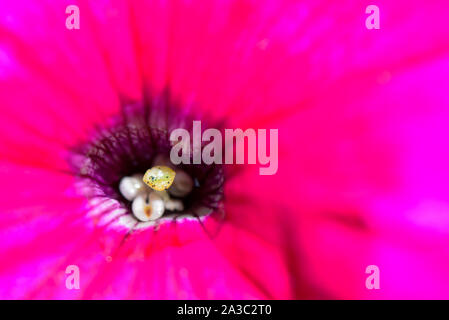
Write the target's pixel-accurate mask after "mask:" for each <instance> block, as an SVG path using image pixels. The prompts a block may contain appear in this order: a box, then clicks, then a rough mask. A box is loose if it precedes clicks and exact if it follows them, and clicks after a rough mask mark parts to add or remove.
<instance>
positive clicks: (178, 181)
mask: <svg viewBox="0 0 449 320" xmlns="http://www.w3.org/2000/svg"><path fill="white" fill-rule="evenodd" d="M192 190H193V180H192V178H191V177H190V176H189V175H188V174H187V173H185V172H184V171H182V170H179V169H178V170H176V176H175V180H174V181H173V184H172V186H171V187H170V189H168V192H169V193H170V194H171V195H173V196H175V197H180V198H181V197H185V196H186V195H188V194H189V193H190V192H192Z"/></svg>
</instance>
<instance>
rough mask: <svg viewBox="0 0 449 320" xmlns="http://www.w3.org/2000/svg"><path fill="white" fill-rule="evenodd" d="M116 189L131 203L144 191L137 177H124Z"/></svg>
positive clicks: (141, 182)
mask: <svg viewBox="0 0 449 320" xmlns="http://www.w3.org/2000/svg"><path fill="white" fill-rule="evenodd" d="M118 189H119V191H120V193H121V194H122V196H123V197H125V199H126V200H128V201H132V200H134V199H135V198H136V197H137V195H138V194H140V193H142V192H143V191H144V190H145V184H144V183H143V181H142V179H139V178H138V177H137V176H132V177H124V178H122V180H120V184H119V186H118Z"/></svg>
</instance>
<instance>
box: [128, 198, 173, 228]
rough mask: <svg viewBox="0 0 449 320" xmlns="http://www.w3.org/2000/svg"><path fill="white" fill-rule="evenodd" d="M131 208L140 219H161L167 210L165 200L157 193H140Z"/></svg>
mask: <svg viewBox="0 0 449 320" xmlns="http://www.w3.org/2000/svg"><path fill="white" fill-rule="evenodd" d="M131 210H132V212H133V214H134V216H135V217H136V218H137V219H138V220H140V221H150V220H157V219H159V218H160V217H161V216H162V215H163V214H164V211H165V205H164V201H163V200H162V198H161V197H159V196H158V195H157V194H156V193H154V192H152V193H150V194H149V195H148V194H139V195H138V196H137V197H136V198H135V199H134V200H133V202H132V205H131Z"/></svg>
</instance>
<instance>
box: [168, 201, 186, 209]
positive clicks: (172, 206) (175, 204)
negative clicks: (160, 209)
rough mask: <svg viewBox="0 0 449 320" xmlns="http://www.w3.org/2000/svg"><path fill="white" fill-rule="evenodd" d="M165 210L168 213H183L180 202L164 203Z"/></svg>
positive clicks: (182, 206)
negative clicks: (168, 211)
mask: <svg viewBox="0 0 449 320" xmlns="http://www.w3.org/2000/svg"><path fill="white" fill-rule="evenodd" d="M165 209H167V210H170V211H183V210H184V205H183V203H182V201H181V200H177V199H169V200H167V201H166V202H165Z"/></svg>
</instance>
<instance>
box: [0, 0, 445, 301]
mask: <svg viewBox="0 0 449 320" xmlns="http://www.w3.org/2000/svg"><path fill="white" fill-rule="evenodd" d="M370 4H371V3H366V2H364V1H355V2H354V1H338V2H329V1H311V0H310V1H308V0H307V1H277V0H276V1H274V0H273V1H269V0H268V1H237V0H236V1H233V0H231V1H186V0H172V1H165V0H154V1H118V0H101V1H97V0H96V1H87V0H86V1H57V2H55V1H42V0H39V1H37V0H17V1H2V2H0V12H1V15H0V114H1V117H0V156H1V158H0V172H1V178H2V185H1V187H0V188H1V193H2V197H1V200H0V201H1V203H0V240H1V241H0V297H2V298H13V299H17V298H19V299H95V298H97V299H98V298H99V299H198V298H200V299H292V298H293V299H297V298H308V299H316V298H337V299H348V298H368V299H370V298H449V292H448V289H447V288H448V286H449V275H448V273H447V270H448V269H449V246H448V243H449V241H448V240H449V187H448V181H449V166H448V163H449V139H448V138H449V132H448V128H447V123H448V120H449V95H448V92H449V77H448V75H449V42H448V41H447V39H449V25H448V24H447V20H446V18H445V16H444V15H445V12H446V11H447V9H449V5H448V4H447V3H446V2H445V1H442V0H441V1H385V0H378V1H376V3H375V4H376V5H377V6H378V7H379V8H380V18H381V20H380V21H381V24H380V29H379V30H368V29H367V28H366V27H365V19H366V18H367V14H366V13H365V9H366V7H367V6H368V5H370ZM68 5H77V6H78V7H79V9H80V29H78V30H77V29H74V30H69V29H67V28H66V25H65V19H66V18H67V14H66V13H65V12H66V7H67V6H68ZM192 120H201V121H203V123H204V124H205V126H206V127H210V128H218V129H224V128H242V129H247V128H255V129H259V128H264V129H279V168H278V171H277V173H276V174H275V175H272V176H263V175H259V170H258V169H259V168H258V167H257V166H254V165H234V166H219V165H212V166H207V165H191V166H188V165H186V166H183V167H182V168H183V170H185V171H186V172H187V173H188V174H189V175H191V176H192V177H193V178H195V180H196V182H197V185H196V186H195V188H194V191H192V193H191V195H190V196H189V197H188V199H186V202H185V210H184V212H183V213H184V215H183V216H178V217H176V218H173V219H170V220H164V222H161V223H157V224H155V225H150V226H147V227H141V228H139V227H137V226H138V223H133V221H134V220H132V219H130V218H131V215H130V203H129V202H127V201H126V200H125V199H124V198H123V197H122V196H121V195H120V193H119V190H118V184H119V182H120V179H121V178H123V177H124V176H127V175H130V174H133V173H135V172H142V171H144V170H145V169H147V168H148V167H149V166H150V165H149V164H150V163H151V162H152V161H153V160H154V158H155V157H157V156H158V155H166V154H167V153H168V152H169V150H170V147H171V145H170V143H169V140H168V135H169V133H170V131H171V130H173V129H174V128H180V127H185V128H188V129H190V126H191V124H192ZM70 265H75V266H78V267H79V270H80V289H78V290H77V289H75V290H69V289H68V288H67V287H66V277H67V274H66V268H67V266H70ZM370 265H375V266H378V268H379V270H380V288H379V289H372V290H370V289H368V288H367V287H366V282H365V281H366V278H367V277H368V274H366V273H365V271H366V268H367V266H370Z"/></svg>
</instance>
